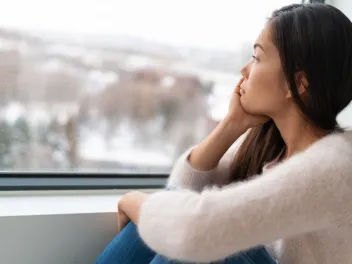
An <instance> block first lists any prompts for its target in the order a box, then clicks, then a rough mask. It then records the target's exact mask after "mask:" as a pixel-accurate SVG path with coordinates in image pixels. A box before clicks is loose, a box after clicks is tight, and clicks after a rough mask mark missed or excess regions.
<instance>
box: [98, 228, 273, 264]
mask: <svg viewBox="0 0 352 264" xmlns="http://www.w3.org/2000/svg"><path fill="white" fill-rule="evenodd" d="M181 263H185V262H180V261H175V260H168V259H167V258H165V257H162V256H160V255H158V254H156V253H155V252H153V251H152V250H151V249H149V248H148V247H147V246H146V245H145V243H144V242H143V241H142V239H141V238H140V237H139V235H138V231H137V227H136V226H135V225H134V224H133V223H132V222H130V223H128V224H127V226H126V227H125V228H124V229H123V230H122V231H121V232H120V233H119V234H118V235H117V236H116V237H115V238H114V239H113V240H112V241H111V242H110V244H109V245H108V246H107V247H106V248H105V249H104V251H103V252H102V253H101V255H100V256H99V258H98V259H97V261H96V262H95V264H181ZM214 263H216V264H276V261H274V260H273V259H272V258H271V257H270V256H269V254H268V252H267V251H266V250H265V248H264V247H257V248H253V249H250V250H247V251H244V252H241V253H238V254H235V255H233V256H231V257H229V258H226V259H224V260H222V261H218V262H214ZM189 264H191V263H189Z"/></svg>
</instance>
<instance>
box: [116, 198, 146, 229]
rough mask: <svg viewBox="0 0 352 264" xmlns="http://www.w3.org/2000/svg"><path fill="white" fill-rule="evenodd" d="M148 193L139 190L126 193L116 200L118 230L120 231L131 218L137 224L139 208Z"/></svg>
mask: <svg viewBox="0 0 352 264" xmlns="http://www.w3.org/2000/svg"><path fill="white" fill-rule="evenodd" d="M148 196H149V195H148V194H146V193H142V192H139V191H132V192H128V193H126V194H125V195H124V196H122V198H121V199H120V201H119V202H118V205H117V208H118V217H119V219H118V231H121V230H122V229H123V228H124V227H125V226H126V225H127V224H128V222H129V221H130V220H131V221H132V222H133V223H135V224H136V225H138V220H139V215H140V210H141V207H142V205H143V202H144V201H145V199H146V198H147V197H148Z"/></svg>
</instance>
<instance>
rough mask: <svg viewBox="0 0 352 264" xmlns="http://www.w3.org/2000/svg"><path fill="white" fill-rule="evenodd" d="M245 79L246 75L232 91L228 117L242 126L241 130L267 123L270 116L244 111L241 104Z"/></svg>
mask: <svg viewBox="0 0 352 264" xmlns="http://www.w3.org/2000/svg"><path fill="white" fill-rule="evenodd" d="M243 81H244V77H242V78H241V80H240V81H239V82H238V84H237V85H236V88H235V89H234V91H233V93H232V96H231V100H230V105H229V111H228V113H227V116H226V119H227V120H231V122H234V123H235V124H237V126H240V128H241V130H243V131H246V130H247V129H249V128H252V127H256V126H258V125H261V124H264V123H266V122H267V121H269V119H270V118H269V117H267V116H260V115H251V114H248V113H246V112H245V111H244V109H243V107H242V105H241V84H242V82H243Z"/></svg>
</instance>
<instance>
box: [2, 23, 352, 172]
mask: <svg viewBox="0 0 352 264" xmlns="http://www.w3.org/2000/svg"><path fill="white" fill-rule="evenodd" d="M249 57H250V49H248V47H247V46H246V45H244V47H243V48H239V49H238V51H234V52H232V53H230V52H221V51H218V50H204V49H195V48H184V47H182V48H178V47H174V46H167V45H162V44H159V43H153V42H148V41H145V40H143V39H137V38H131V37H123V36H119V37H108V36H107V37H105V38H101V39H97V38H94V37H92V36H86V35H82V36H80V35H74V36H73V35H68V34H59V33H50V32H35V31H33V32H29V31H25V32H22V31H18V30H10V29H5V28H2V29H0V169H2V170H18V171H28V170H40V171H53V170H55V171H57V170H59V171H67V170H75V171H116V172H169V171H170V169H171V167H172V165H173V163H174V162H175V160H176V159H177V157H178V156H179V155H180V154H181V153H182V152H184V151H185V150H186V149H187V148H189V147H191V146H192V145H195V144H198V143H199V142H200V141H201V140H202V139H203V138H204V137H206V136H207V135H208V134H209V132H210V131H211V130H212V129H213V128H214V127H215V126H216V124H217V122H218V121H219V120H221V119H222V118H223V117H224V116H225V114H226V112H227V107H228V103H229V98H230V95H231V93H232V91H233V88H234V85H235V84H236V83H237V82H238V80H239V78H240V76H239V75H238V73H239V70H240V67H241V65H243V63H244V62H245V61H246V60H247V59H248V58H249ZM351 108H352V107H349V108H348V109H347V110H346V111H345V112H344V113H342V114H341V115H340V117H339V121H340V123H341V124H342V125H343V126H352V113H351V112H352V110H351Z"/></svg>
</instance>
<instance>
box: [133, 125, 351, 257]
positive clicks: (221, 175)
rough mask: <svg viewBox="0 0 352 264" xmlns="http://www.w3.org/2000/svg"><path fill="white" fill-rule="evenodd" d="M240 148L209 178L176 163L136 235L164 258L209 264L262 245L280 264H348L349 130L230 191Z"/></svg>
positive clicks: (152, 197)
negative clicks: (230, 181) (173, 188)
mask: <svg viewBox="0 0 352 264" xmlns="http://www.w3.org/2000/svg"><path fill="white" fill-rule="evenodd" d="M239 144H240V143H239V142H235V144H234V145H233V147H231V148H230V149H229V151H228V152H227V153H226V154H225V155H224V156H223V158H222V159H221V161H220V162H219V164H218V166H217V167H216V168H215V169H213V170H210V171H199V170H196V169H194V168H192V167H191V166H190V164H189V162H188V156H189V153H190V151H191V150H189V151H187V152H186V153H185V154H184V155H182V156H181V157H180V158H179V159H178V161H177V162H176V164H175V166H174V168H173V171H172V173H171V175H170V177H169V180H168V185H169V186H178V187H181V188H182V190H173V191H159V192H156V193H154V194H152V195H150V196H149V197H148V198H147V199H146V201H145V203H144V204H143V206H142V209H141V213H140V219H139V227H138V229H139V233H140V235H141V237H142V239H143V240H144V241H145V243H146V244H147V245H148V246H149V247H150V248H152V249H153V250H155V251H156V252H158V253H159V254H161V255H164V256H167V257H169V258H171V259H178V260H182V261H192V262H198V263H199V262H201V263H209V262H212V261H217V260H221V259H224V258H226V257H227V256H230V255H233V254H235V253H237V252H240V251H243V250H246V249H248V248H251V247H255V246H257V245H265V246H266V247H267V249H268V251H269V252H270V253H271V254H272V255H273V257H274V258H276V259H277V260H278V262H279V263H280V264H298V263H299V264H337V263H339V264H341V263H352V131H348V132H344V133H339V134H333V135H329V136H326V137H324V138H323V139H321V140H319V141H317V142H316V143H314V144H313V145H312V146H310V147H309V148H308V149H306V150H305V151H303V152H301V153H298V154H296V155H294V156H292V157H291V158H289V159H287V160H285V161H284V162H281V163H279V164H277V165H275V166H274V167H272V168H270V169H267V170H265V171H264V172H263V174H261V175H257V176H256V177H254V178H253V179H252V180H249V181H245V182H237V183H232V184H229V182H228V181H229V175H230V165H231V162H232V159H233V155H234V153H235V151H236V149H237V148H238V145H239Z"/></svg>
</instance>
